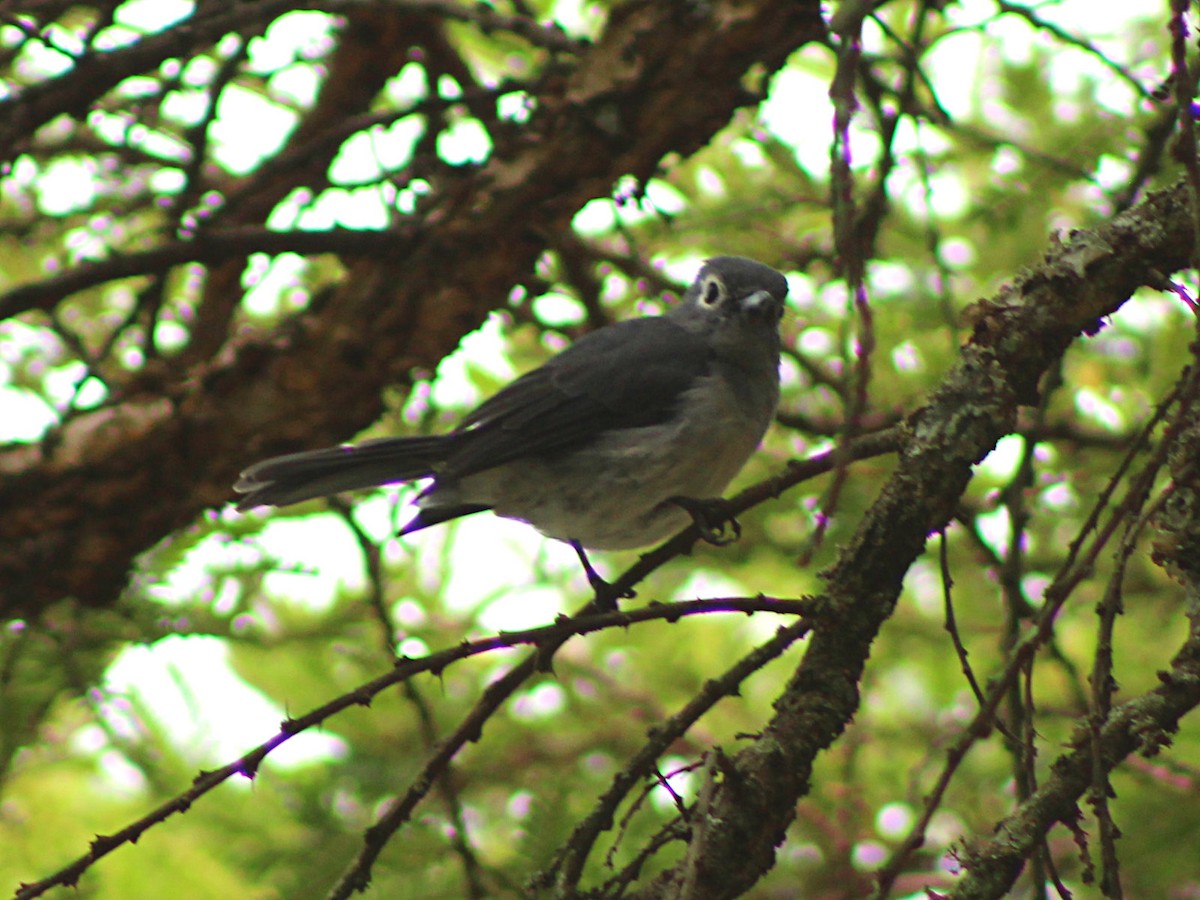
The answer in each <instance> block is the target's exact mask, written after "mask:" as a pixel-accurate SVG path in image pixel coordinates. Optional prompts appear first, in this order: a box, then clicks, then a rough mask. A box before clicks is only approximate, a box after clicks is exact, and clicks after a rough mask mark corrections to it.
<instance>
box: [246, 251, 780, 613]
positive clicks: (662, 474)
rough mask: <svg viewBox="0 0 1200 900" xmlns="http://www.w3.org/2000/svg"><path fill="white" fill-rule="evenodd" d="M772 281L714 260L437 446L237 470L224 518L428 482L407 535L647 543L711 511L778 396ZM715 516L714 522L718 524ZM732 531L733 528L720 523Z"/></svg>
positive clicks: (303, 458)
mask: <svg viewBox="0 0 1200 900" xmlns="http://www.w3.org/2000/svg"><path fill="white" fill-rule="evenodd" d="M786 296H787V282H786V280H785V279H784V277H783V276H782V275H781V274H780V273H779V272H777V271H775V270H774V269H772V268H770V267H769V266H765V265H763V264H762V263H759V262H755V261H754V260H750V259H745V258H742V257H737V256H718V257H715V258H713V259H710V260H708V262H706V263H705V264H704V266H703V267H702V268H701V269H700V273H699V275H697V277H696V280H695V282H694V283H693V284H692V285H691V287H689V288H688V290H687V292H686V294H685V295H684V297H683V300H682V302H681V303H680V304H679V305H678V306H676V307H674V308H673V309H671V310H670V311H669V312H668V313H667V314H666V315H663V316H653V317H646V318H641V319H633V320H630V321H626V322H618V323H616V324H613V325H609V326H606V327H604V328H601V329H598V330H596V331H593V332H591V333H589V334H587V335H585V336H584V337H582V338H580V339H579V340H578V341H576V342H575V343H574V344H573V345H572V346H570V347H568V348H567V349H566V350H564V351H563V352H562V353H560V354H559V355H558V356H556V357H554V358H553V359H551V360H550V361H548V362H547V363H545V364H544V365H543V366H541V367H540V368H537V369H534V370H533V371H531V372H529V373H527V374H525V375H522V376H521V377H520V378H518V379H516V380H515V381H513V382H512V383H511V384H509V385H508V386H507V387H505V388H504V389H502V390H501V391H500V392H499V393H497V394H496V395H495V396H493V397H492V398H491V399H489V400H486V401H485V402H484V403H482V404H481V405H480V406H479V407H478V408H476V409H475V410H474V412H471V413H469V414H468V415H467V416H466V418H464V419H463V420H462V423H461V424H460V425H459V426H458V427H457V428H456V429H455V430H454V431H451V432H450V433H449V434H443V435H436V436H431V437H401V438H381V439H378V440H370V441H364V442H362V443H360V444H356V445H353V446H340V447H330V448H327V449H324V450H312V451H307V452H303V453H291V454H288V455H286V456H276V457H273V458H271V459H267V460H263V461H262V462H259V463H255V464H254V465H252V466H251V467H250V468H248V469H246V470H245V471H244V472H243V473H242V474H241V477H240V478H239V479H238V481H237V484H235V485H234V490H235V491H237V492H238V493H241V494H243V495H244V496H243V497H241V498H240V499H239V501H238V505H237V507H238V509H239V510H245V509H250V508H252V507H255V506H260V505H272V506H287V505H288V504H292V503H299V502H301V501H303V500H309V499H312V498H314V497H322V496H326V495H329V494H335V493H339V492H341V491H350V490H357V489H360V488H369V487H375V486H378V485H384V484H392V483H395V482H403V481H412V480H416V479H422V478H431V479H432V481H431V483H430V484H429V485H428V486H427V487H426V488H425V489H424V490H423V491H422V492H421V493H420V495H419V496H418V498H417V501H416V506H417V513H416V515H415V516H414V517H413V518H412V520H411V521H410V522H409V523H408V524H407V525H405V526H404V528H403V529H401V531H400V534H409V533H411V532H414V531H418V530H419V529H422V528H427V527H428V526H430V525H436V524H438V523H439V522H445V521H448V520H450V519H456V518H458V517H459V516H465V515H469V514H471V513H476V512H482V511H484V510H491V511H492V512H494V513H495V514H496V515H498V516H503V517H505V518H510V519H519V520H521V521H523V522H528V523H529V524H531V525H533V527H535V528H536V529H538V531H540V532H542V534H545V535H547V536H549V537H552V538H557V539H559V540H562V541H566V542H568V543H569V544H571V546H572V547H574V548H575V550H576V552H577V553H578V554H579V558H580V561H581V562H582V563H583V566H584V570H585V572H586V573H587V575H588V580H589V582H590V583H591V584H592V585H593V587H594V588H596V589H597V591H599V589H600V587H601V586H602V585H603V584H604V581H603V579H601V578H600V577H599V576H598V575H597V574H596V571H595V570H594V569H593V568H592V566H591V564H590V562H589V561H588V558H587V555H586V553H585V552H584V548H591V549H596V550H620V549H631V548H635V547H643V546H646V545H648V544H652V543H655V542H657V541H660V540H662V539H664V538H666V537H668V536H669V535H671V534H673V533H675V532H676V531H678V530H680V529H681V528H683V527H684V526H685V525H686V524H687V523H688V521H689V517H691V518H692V519H694V520H695V521H696V523H697V524H698V525H699V526H700V528H701V532H702V534H703V535H704V536H705V537H706V539H708V540H711V541H713V542H716V543H720V542H722V541H721V540H720V538H719V533H720V528H719V527H717V528H714V527H713V514H712V511H713V510H714V509H716V508H718V506H717V504H719V500H717V499H716V498H719V496H720V494H721V492H722V491H723V490H724V489H725V487H726V486H727V485H728V484H729V482H730V481H731V480H732V479H733V477H734V475H736V474H737V472H738V470H739V469H741V467H742V465H743V464H744V463H745V462H746V460H747V459H748V458H749V457H750V455H751V454H752V453H753V452H754V450H755V448H756V447H757V446H758V444H759V441H760V440H761V439H762V436H763V433H764V432H765V431H766V429H767V426H768V424H769V423H770V421H771V418H772V416H773V415H774V412H775V407H776V404H777V402H778V400H779V320H780V317H781V315H782V313H783V304H784V300H785V298H786ZM727 518H728V517H721V516H719V514H718V515H717V519H718V523H717V524H718V525H719V526H723V525H724V521H725V520H726V519H727ZM734 526H735V528H736V523H734Z"/></svg>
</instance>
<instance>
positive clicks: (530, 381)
mask: <svg viewBox="0 0 1200 900" xmlns="http://www.w3.org/2000/svg"><path fill="white" fill-rule="evenodd" d="M709 363H710V355H709V351H708V348H707V346H706V344H705V342H704V340H703V339H702V338H700V337H698V336H697V335H695V334H693V333H692V332H689V331H687V330H685V329H683V328H681V327H680V326H679V325H677V324H675V323H674V322H672V321H671V320H670V319H666V318H661V317H658V318H646V319H633V320H631V321H627V322H619V323H617V324H615V325H610V326H608V327H607V328H602V329H600V330H598V331H594V332H591V333H590V334H587V335H585V336H584V337H582V338H580V339H579V340H578V341H576V342H575V344H574V345H572V346H571V347H569V348H568V349H566V350H564V351H563V352H562V353H560V354H559V355H558V356H556V357H554V358H553V359H552V360H550V361H549V362H547V363H546V364H545V365H544V366H542V367H541V368H539V369H535V370H534V371H532V372H529V373H528V374H526V375H524V376H522V377H521V378H518V379H517V380H516V381H514V382H513V383H512V384H510V385H508V387H506V388H504V389H503V390H502V391H500V392H499V393H498V394H496V395H495V396H494V397H492V398H491V399H489V400H487V401H485V402H484V403H483V404H482V405H480V406H479V407H478V408H477V409H476V410H475V411H474V412H472V413H470V414H469V415H468V416H467V417H466V418H465V419H464V420H463V422H462V424H461V425H460V426H459V428H458V430H456V431H455V432H454V433H453V434H452V435H450V438H451V440H452V445H451V449H450V452H449V453H448V454H447V457H446V464H445V466H443V467H440V468H439V471H438V474H439V475H440V476H446V477H463V476H465V475H470V474H471V473H473V472H479V471H482V470H483V469H490V468H492V467H494V466H498V465H502V464H504V463H506V462H511V461H512V460H514V459H517V458H519V457H523V456H540V455H546V454H553V453H556V452H561V451H566V450H569V449H571V448H573V447H580V446H584V445H586V444H587V443H588V442H590V441H592V440H594V439H595V438H596V436H597V435H599V434H601V433H603V432H607V431H613V430H620V429H625V428H638V427H642V426H646V425H655V424H658V423H660V422H664V421H667V420H668V419H669V418H670V417H671V415H672V414H673V412H674V410H675V409H676V406H677V403H678V400H679V398H680V396H681V395H682V394H683V393H684V392H685V391H686V390H687V389H688V388H689V387H691V386H692V384H693V383H694V382H695V380H696V379H697V378H699V377H701V376H702V375H704V374H705V373H707V372H708V369H709Z"/></svg>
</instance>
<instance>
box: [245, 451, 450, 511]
mask: <svg viewBox="0 0 1200 900" xmlns="http://www.w3.org/2000/svg"><path fill="white" fill-rule="evenodd" d="M447 441H448V436H446V435H442V436H436V437H411V438H380V439H378V440H374V441H364V442H363V443H361V444H356V445H354V446H341V447H328V448H326V449H324V450H309V451H306V452H304V453H289V454H287V455H286V456H274V457H271V458H270V459H264V460H263V461H262V462H259V463H255V464H254V465H252V466H251V467H250V468H248V469H247V470H246V471H244V472H243V473H242V474H241V475H240V476H239V477H238V480H237V484H235V485H234V486H233V489H234V490H235V491H237V492H238V493H239V494H244V495H245V496H243V497H242V498H241V499H239V500H238V504H237V508H238V509H239V510H246V509H252V508H253V507H255V506H288V505H290V504H292V503H300V502H302V501H304V500H311V499H313V498H314V497H325V496H328V495H329V494H337V493H340V492H341V491H353V490H358V489H360V488H369V487H377V486H379V485H382V484H392V483H395V482H399V481H412V480H413V479H415V478H425V477H428V476H430V475H432V474H434V467H435V466H436V465H437V463H438V462H440V461H441V460H442V459H444V458H445V456H446V451H447Z"/></svg>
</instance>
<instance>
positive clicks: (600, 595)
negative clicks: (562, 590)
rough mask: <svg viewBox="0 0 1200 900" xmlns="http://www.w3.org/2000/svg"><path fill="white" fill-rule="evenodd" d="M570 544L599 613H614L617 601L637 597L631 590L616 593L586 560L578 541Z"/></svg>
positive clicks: (614, 588) (589, 561)
mask: <svg viewBox="0 0 1200 900" xmlns="http://www.w3.org/2000/svg"><path fill="white" fill-rule="evenodd" d="M570 544H571V547H572V549H574V551H575V555H576V556H578V557H579V561H580V562H581V563H583V573H584V574H585V575H587V580H588V584H590V585H591V586H592V591H593V592H594V593H595V595H596V596H595V599H594V600H593V601H592V602H593V603H595V604H596V608H597V609H598V610H600V612H616V610H617V600H622V599H623V600H631V599H633V598H634V597H636V596H637V592H636V591H634V590H633V589H632V588H629V589H627V590H624V591H618V590H617V589H616V587H614V586H613V584H612V582H609V581H605V580H604V578H603V577H601V575H600V573H599V572H597V571H596V569H595V568H594V567H593V566H592V561H591V560H590V559H588V555H587V553H586V552H585V551H584V549H583V545H582V544H581V543H579V541H571V542H570Z"/></svg>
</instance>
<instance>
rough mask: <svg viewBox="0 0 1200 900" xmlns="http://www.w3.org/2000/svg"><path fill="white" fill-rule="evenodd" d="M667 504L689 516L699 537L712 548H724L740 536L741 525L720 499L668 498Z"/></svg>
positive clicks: (723, 500) (725, 503) (722, 499)
mask: <svg viewBox="0 0 1200 900" xmlns="http://www.w3.org/2000/svg"><path fill="white" fill-rule="evenodd" d="M668 502H669V503H674V504H675V505H676V506H678V507H679V508H680V509H682V510H683V511H684V512H686V513H687V514H688V515H689V516H691V517H692V522H693V523H695V525H696V530H697V531H699V532H700V537H701V538H703V539H704V540H705V541H707V542H708V543H710V544H713V545H714V546H717V547H724V546H725V545H726V544H732V543H733V542H734V541H736V540H737V539H738V538H740V537H741V536H742V526H741V524H740V523H739V522H738V520H737V519H735V518H734V516H733V512H732V511H731V510H730V507H729V501H728V500H725V499H724V498H722V497H709V498H705V499H696V498H695V497H670V498H668ZM727 526H728V532H729V533H726V530H727Z"/></svg>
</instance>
